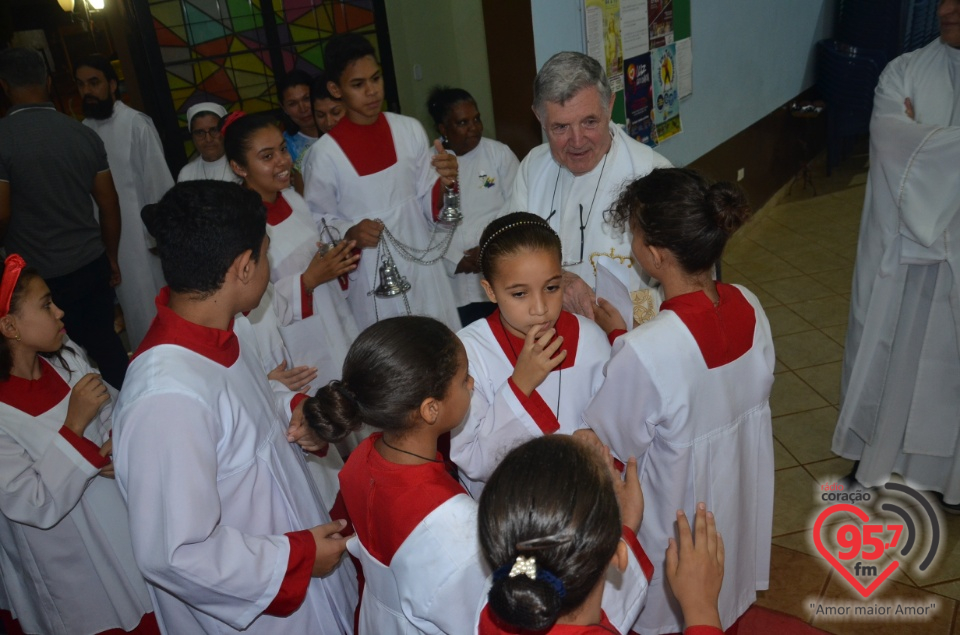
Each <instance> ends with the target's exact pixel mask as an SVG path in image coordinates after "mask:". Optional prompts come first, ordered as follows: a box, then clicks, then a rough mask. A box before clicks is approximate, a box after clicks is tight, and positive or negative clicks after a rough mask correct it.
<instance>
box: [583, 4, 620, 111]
mask: <svg viewBox="0 0 960 635" xmlns="http://www.w3.org/2000/svg"><path fill="white" fill-rule="evenodd" d="M584 15H585V17H586V27H587V28H586V31H587V33H586V35H587V55H589V56H590V57H592V58H594V59H595V60H597V61H598V62H600V63H601V64H603V66H604V68H605V69H606V71H607V77H609V78H610V88H612V89H613V92H617V91H620V90H623V45H622V43H621V41H620V0H584Z"/></svg>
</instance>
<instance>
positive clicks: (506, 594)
mask: <svg viewBox="0 0 960 635" xmlns="http://www.w3.org/2000/svg"><path fill="white" fill-rule="evenodd" d="M602 458H603V457H602V455H601V454H600V453H599V452H597V451H596V450H595V449H594V448H591V447H590V446H589V445H587V444H585V443H582V442H581V441H578V440H576V439H574V438H571V437H568V436H563V435H557V436H551V437H542V438H538V439H534V440H532V441H528V442H527V443H525V444H524V445H522V446H520V447H518V448H515V449H514V450H513V451H511V452H510V454H509V455H507V457H506V458H505V459H504V460H503V462H502V463H501V464H500V465H499V466H498V467H497V469H496V470H495V471H494V473H493V475H492V476H491V478H490V482H489V483H488V484H487V487H486V489H484V491H483V496H481V498H480V507H479V530H480V544H481V547H482V549H483V555H484V558H485V559H486V560H487V562H488V564H489V565H490V567H491V568H492V569H493V570H494V573H493V579H492V583H491V586H490V590H489V593H488V595H487V597H486V598H485V599H484V604H485V605H484V606H483V607H482V609H481V610H480V616H479V619H478V622H479V625H478V630H477V632H478V634H479V635H507V634H514V635H516V634H521V633H531V634H532V633H539V634H541V635H544V634H547V635H574V634H577V635H579V634H583V635H588V634H589V635H594V634H596V635H600V634H604V633H606V634H609V633H613V634H615V635H619V634H620V633H626V632H627V631H628V630H629V628H630V626H631V625H632V624H633V622H634V620H635V619H636V618H637V614H638V613H639V612H640V609H641V607H642V606H643V599H644V597H645V591H646V582H647V577H646V576H648V575H650V574H652V567H651V566H650V565H649V561H647V560H646V558H645V556H643V558H644V559H643V562H645V564H646V566H645V567H644V573H643V574H639V572H637V571H634V570H630V569H629V568H628V567H629V558H628V555H629V554H630V553H637V554H638V555H642V551H640V549H639V544H638V543H637V540H636V536H635V533H636V528H637V527H639V526H640V521H641V518H642V517H643V495H642V494H641V492H640V484H639V482H638V481H637V464H636V461H635V460H632V459H631V460H630V462H629V465H628V468H627V475H626V478H625V479H624V480H621V479H620V477H619V474H618V473H617V472H616V471H615V470H614V469H613V461H612V459H611V458H610V455H609V452H607V453H606V457H605V460H602ZM605 463H606V465H605ZM618 499H619V505H618ZM696 525H697V543H696V546H695V547H694V545H693V543H692V540H691V536H690V528H689V525H688V524H687V521H686V517H685V516H684V515H683V514H682V513H680V514H679V515H678V517H677V526H678V529H679V537H680V548H679V553H678V552H677V546H676V544H671V551H672V554H669V555H668V560H670V562H669V563H668V571H667V575H668V576H669V577H670V581H671V584H673V585H675V586H674V588H676V589H677V595H678V597H679V598H680V603H681V606H682V607H683V611H684V615H685V616H686V617H687V618H688V622H689V623H690V624H695V625H698V626H694V627H692V628H688V629H687V631H686V632H687V635H694V634H699V635H720V629H719V628H717V626H719V623H720V621H719V616H718V615H717V594H718V593H719V590H720V583H721V581H722V580H723V558H724V554H723V541H722V540H720V539H718V536H717V532H716V525H715V523H714V522H713V516H712V515H708V514H707V511H706V508H705V507H704V506H703V504H702V503H701V505H700V506H699V507H698V509H697V517H696ZM607 578H619V579H621V582H620V586H621V589H619V590H618V591H615V592H611V590H612V589H611V586H610V582H609V581H608V580H607Z"/></svg>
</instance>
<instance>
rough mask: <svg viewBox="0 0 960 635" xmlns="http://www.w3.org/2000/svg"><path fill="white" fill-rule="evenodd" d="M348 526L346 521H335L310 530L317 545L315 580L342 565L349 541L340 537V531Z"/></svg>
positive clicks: (314, 567)
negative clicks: (341, 561) (342, 558)
mask: <svg viewBox="0 0 960 635" xmlns="http://www.w3.org/2000/svg"><path fill="white" fill-rule="evenodd" d="M346 526H347V521H345V520H334V521H332V522H329V523H327V524H326V525H317V526H316V527H313V528H311V529H310V533H311V534H313V540H314V542H316V544H317V555H316V556H315V557H314V559H313V573H311V574H310V575H311V576H312V577H314V578H320V577H323V576H325V575H327V574H328V573H330V572H331V571H333V570H334V569H336V568H337V565H338V564H340V558H341V556H343V552H344V551H346V549H347V539H346V538H344V537H343V536H341V535H340V531H341V530H342V529H343V528H344V527H346Z"/></svg>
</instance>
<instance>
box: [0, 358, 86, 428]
mask: <svg viewBox="0 0 960 635" xmlns="http://www.w3.org/2000/svg"><path fill="white" fill-rule="evenodd" d="M69 394H70V386H69V384H67V382H65V381H64V380H63V377H61V376H60V373H58V372H57V371H56V370H54V368H53V366H51V365H50V362H48V361H47V360H46V359H44V358H43V357H41V358H40V379H24V378H23V377H14V376H13V375H10V378H9V379H7V381H4V382H0V402H2V403H5V404H7V405H8V406H11V407H13V408H16V409H17V410H19V411H21V412H25V413H27V414H28V415H30V416H31V417H39V416H40V415H42V414H43V413H45V412H47V411H48V410H50V409H51V408H53V407H54V406H56V405H57V404H58V403H60V402H61V401H63V400H64V398H66V396H67V395H69Z"/></svg>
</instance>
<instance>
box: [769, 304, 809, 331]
mask: <svg viewBox="0 0 960 635" xmlns="http://www.w3.org/2000/svg"><path fill="white" fill-rule="evenodd" d="M765 313H766V314H767V319H768V320H770V331H771V332H772V333H773V336H774V337H777V336H778V335H790V334H791V333H802V332H804V331H812V330H814V329H816V327H815V326H814V325H813V324H810V323H809V322H807V321H806V320H804V319H803V318H802V317H800V316H799V315H797V314H796V313H794V311H793V310H792V309H790V308H788V307H786V306H776V307H771V308H769V309H766V311H765Z"/></svg>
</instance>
